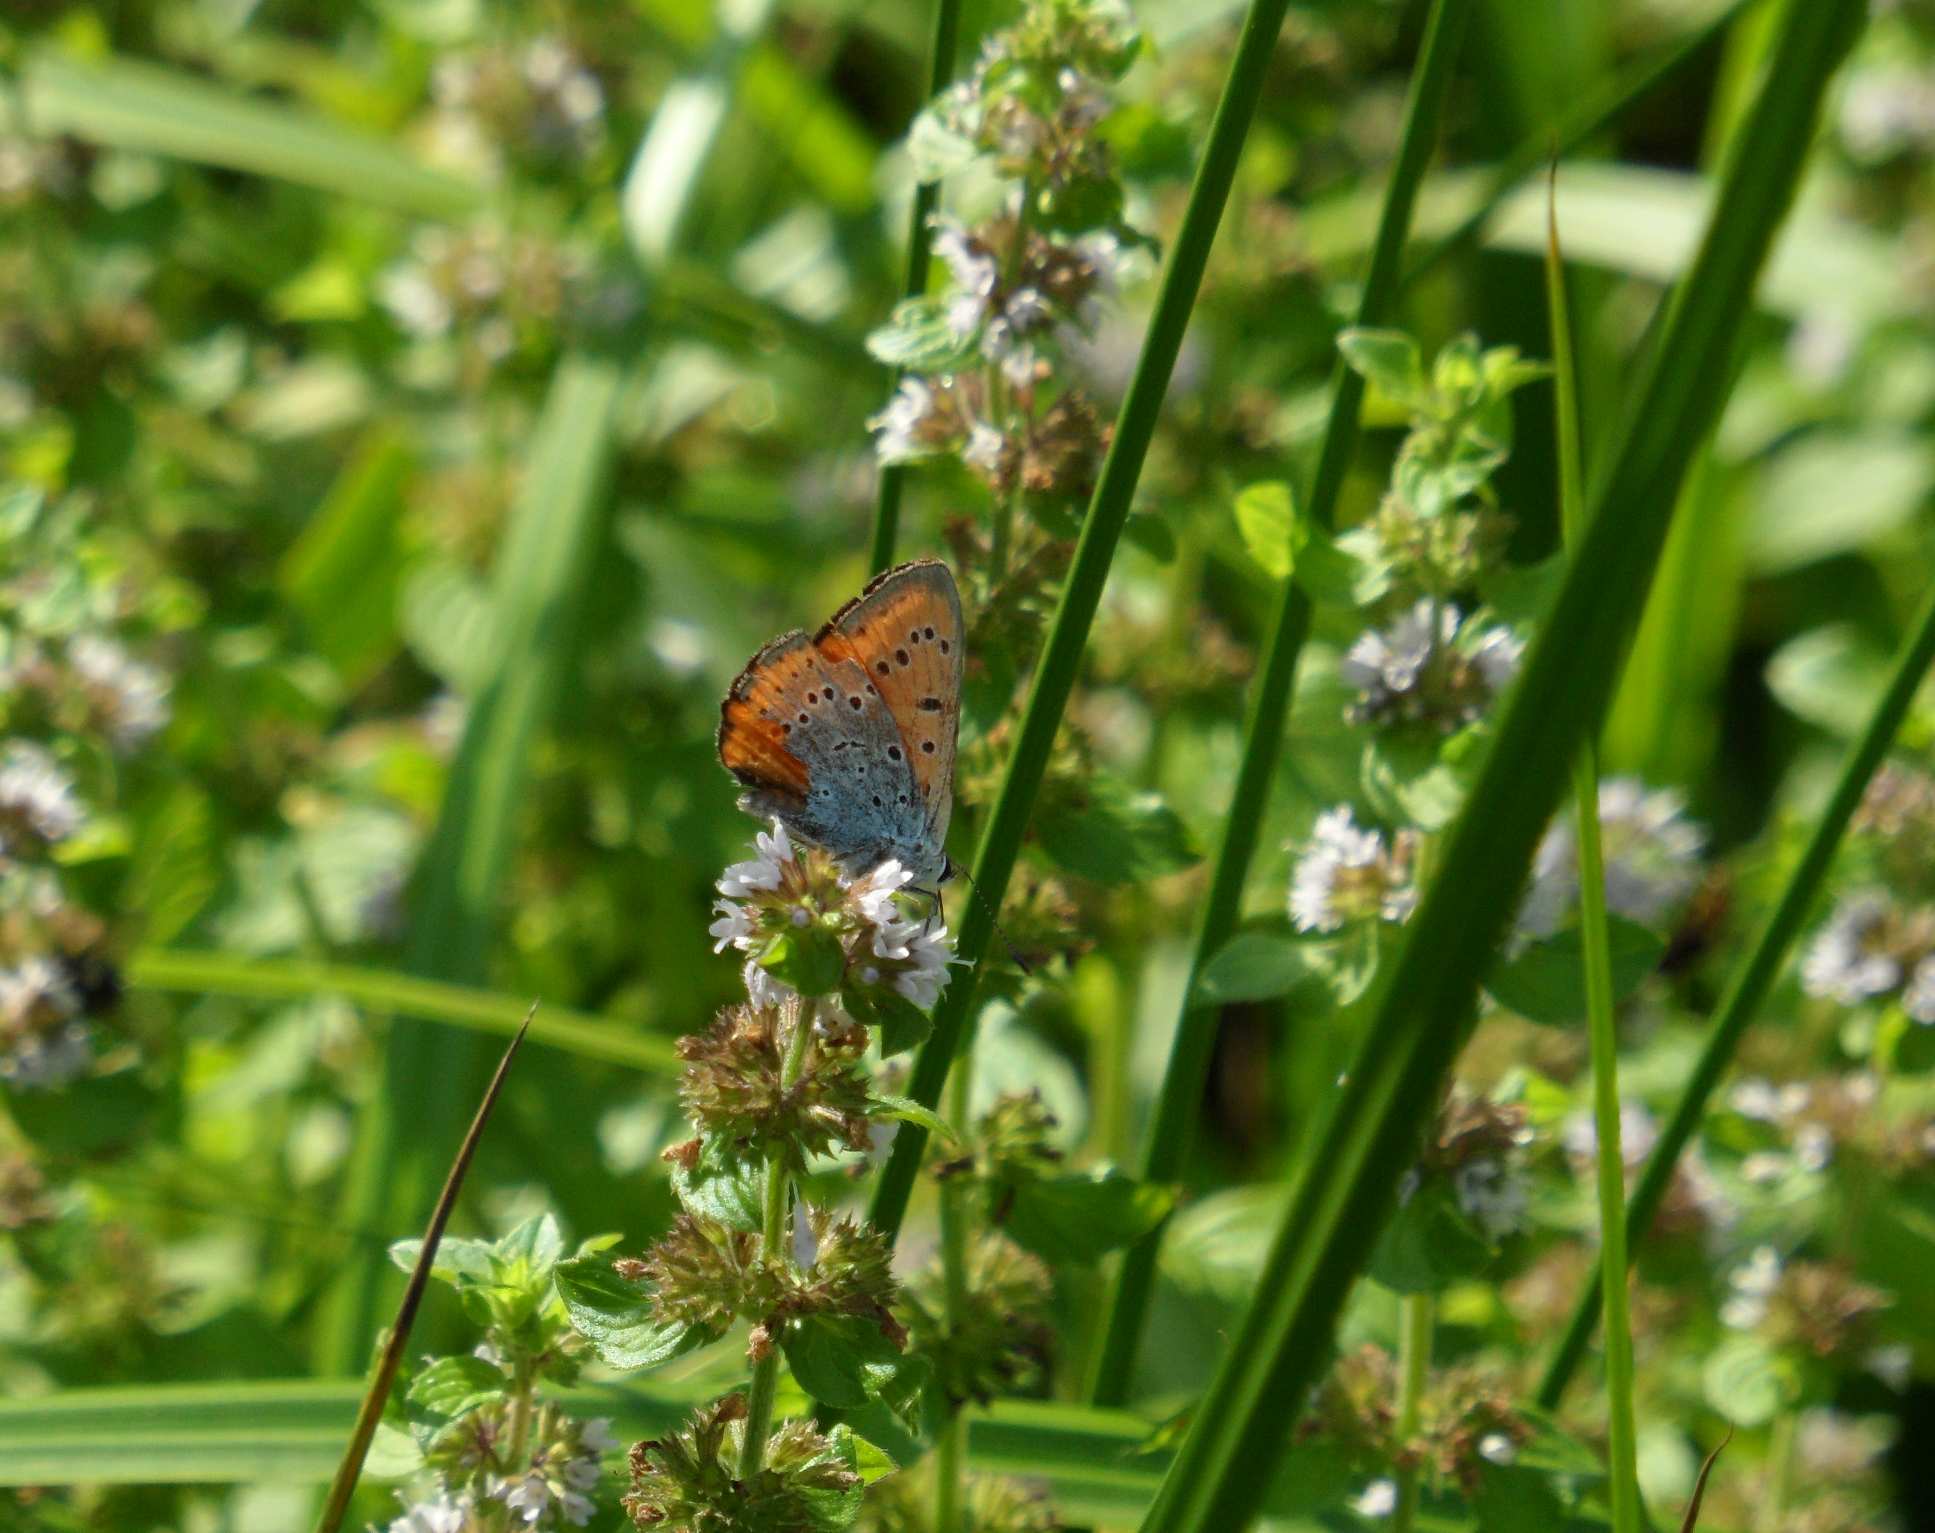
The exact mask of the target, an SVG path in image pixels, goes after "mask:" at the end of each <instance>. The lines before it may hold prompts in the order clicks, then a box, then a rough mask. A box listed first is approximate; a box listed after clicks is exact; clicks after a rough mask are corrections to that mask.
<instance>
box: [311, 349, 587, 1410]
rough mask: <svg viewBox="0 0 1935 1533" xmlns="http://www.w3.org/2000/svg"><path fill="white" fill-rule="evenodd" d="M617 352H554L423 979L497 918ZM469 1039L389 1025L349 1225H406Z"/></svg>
mask: <svg viewBox="0 0 1935 1533" xmlns="http://www.w3.org/2000/svg"><path fill="white" fill-rule="evenodd" d="M619 380H620V370H619V366H618V364H617V363H616V362H615V361H612V360H610V359H608V358H605V357H599V356H593V355H590V354H587V353H571V354H568V355H567V356H565V357H564V358H563V360H562V361H560V362H559V364H558V368H557V371H556V373H555V374H554V375H553V377H552V380H551V387H550V392H549V394H548V395H547V397H546V399H545V404H544V413H543V416H542V417H541V419H540V420H539V422H538V427H537V432H536V435H535V438H534V439H533V442H532V448H531V458H530V463H529V466H528V467H527V469H526V471H525V474H524V478H523V482H522V483H521V484H520V485H519V487H518V494H517V499H516V502H515V503H514V505H513V507H512V510H511V521H510V527H509V530H508V532H507V533H506V536H505V541H504V546H503V548H502V550H501V551H500V553H499V555H498V562H497V571H496V577H495V587H494V591H493V598H494V607H495V616H496V619H497V625H498V629H497V636H498V648H497V654H496V656H495V665H494V667H493V669H492V670H491V672H490V677H489V680H488V681H487V682H486V683H485V685H484V686H483V688H482V689H481V690H480V692H479V693H478V695H477V696H476V698H475V699H474V700H473V702H472V704H471V708H470V716H469V720H468V722H467V723H466V725H465V728H464V738H463V743H462V745H461V746H460V748H459V750H458V753H457V760H456V763H455V764H454V766H453V767H452V768H451V773H450V781H449V784H448V786H447V787H446V788H445V790H444V801H443V807H442V809H441V811H440V813H439V815H438V819H437V827H436V830H435V832H434V833H433V834H432V836H431V839H430V843H429V845H428V846H427V847H426V848H425V851H424V854H423V858H422V861H421V862H420V864H419V866H418V869H417V876H416V883H415V886H414V888H413V890H412V900H411V923H410V939H409V945H408V947H407V949H406V952H405V959H404V963H405V967H406V968H407V969H408V970H409V972H410V973H411V974H413V975H415V976H417V977H419V978H422V979H427V980H433V981H443V982H448V983H453V984H459V985H476V984H478V983H479V982H480V981H481V980H482V979H483V978H484V974H485V968H486V965H485V954H486V951H487V949H488V946H489V943H490V939H491V934H492V932H493V931H494V930H495V927H496V917H497V898H498V890H499V888H500V886H501V884H502V881H503V877H504V871H505V869H506V868H507V867H508V866H509V863H510V857H511V852H512V849H513V845H514V839H515V831H516V826H517V821H518V811H519V808H520V806H521V805H522V803H523V799H524V794H525V789H526V787H527V785H528V783H529V780H530V768H531V753H532V750H533V748H534V746H535V744H536V742H537V738H538V736H539V735H540V734H541V733H542V731H543V730H544V728H545V727H546V725H547V724H548V722H549V720H550V719H551V717H552V715H553V713H554V711H555V709H556V706H557V701H558V698H559V696H560V694H561V692H562V689H563V685H564V677H565V667H566V664H567V662H568V660H569V657H570V653H571V635H572V624H571V618H572V615H573V614H574V612H575V611H576V610H577V609H578V607H579V606H580V604H581V603H580V593H581V592H582V591H583V589H584V585H585V582H586V581H587V580H588V579H589V578H590V575H591V570H592V567H593V563H594V556H595V554H596V551H597V549H598V547H599V546H600V544H601V543H602V541H603V539H604V535H605V522H606V516H605V512H606V509H607V506H608V501H609V497H608V496H607V495H606V494H605V477H606V471H607V468H608V465H609V462H610V459H611V454H612V441H611V425H610V423H611V415H612V411H613V408H614V406H615V404H616V401H617V397H618V386H619ZM475 1042H476V1041H475V1040H471V1039H453V1038H452V1037H451V1036H450V1035H449V1033H448V1032H446V1031H444V1030H443V1029H440V1028H437V1027H432V1026H426V1025H425V1024H423V1023H421V1022H414V1021H410V1020H408V1019H402V1020H399V1021H398V1022H397V1023H396V1024H395V1025H394V1026H393V1027H392V1028H391V1029H390V1037H389V1042H388V1047H387V1049H386V1050H385V1053H384V1058H383V1075H382V1080H381V1082H380V1084H379V1086H378V1088H377V1091H376V1092H375V1094H374V1095H373V1097H372V1098H371V1100H370V1102H369V1104H368V1106H367V1107H366V1109H365V1110H364V1112H363V1114H362V1116H361V1119H360V1121H359V1123H358V1127H357V1148H356V1154H355V1159H354V1161H353V1163H352V1170H351V1182H350V1188H349V1192H348V1196H347V1199H346V1208H345V1211H344V1216H343V1217H344V1223H346V1224H348V1225H350V1226H351V1227H353V1228H359V1229H360V1228H364V1227H366V1226H374V1227H376V1228H389V1229H402V1228H408V1227H409V1226H410V1225H411V1224H412V1223H413V1222H414V1220H415V1218H416V1217H417V1212H416V1211H417V1210H419V1209H421V1208H422V1207H423V1205H424V1204H425V1203H426V1202H427V1201H429V1198H430V1196H431V1189H432V1188H433V1187H434V1186H435V1185H436V1183H435V1176H436V1171H437V1166H436V1160H435V1152H434V1146H436V1145H438V1144H440V1143H448V1142H449V1141H450V1139H452V1138H453V1137H455V1135H456V1133H457V1125H459V1124H461V1123H462V1121H463V1111H464V1106H465V1104H466V1103H467V1102H469V1101H471V1100H473V1099H474V1097H475V1093H476V1091H477V1090H478V1089H479V1087H480V1086H481V1083H482V1076H483V1073H484V1071H483V1066H484V1061H485V1059H486V1058H487V1056H486V1055H484V1054H483V1053H482V1051H481V1050H480V1049H479V1048H478V1047H476V1046H475ZM386 1278H387V1272H386V1271H385V1269H384V1267H383V1266H382V1264H381V1258H379V1257H365V1258H364V1259H362V1260H360V1261H354V1262H352V1263H350V1264H349V1266H348V1267H347V1268H346V1269H345V1271H344V1273H343V1274H342V1275H341V1278H340V1279H339V1282H338V1285H337V1287H336V1288H335V1289H334V1290H333V1291H332V1293H331V1295H330V1296H329V1302H328V1303H327V1304H326V1305H325V1307H324V1310H323V1312H322V1315H321V1317H320V1319H319V1331H318V1339H317V1347H318V1352H317V1357H318V1363H319V1365H320V1366H321V1367H322V1368H323V1369H324V1371H328V1372H342V1371H344V1370H345V1369H347V1368H349V1367H351V1366H353V1365H354V1363H355V1361H356V1358H357V1355H358V1348H359V1347H360V1346H361V1345H362V1340H361V1338H363V1337H366V1336H367V1335H368V1334H369V1331H370V1328H371V1324H372V1322H373V1319H374V1316H375V1313H376V1305H377V1289H378V1285H379V1284H380V1283H381V1282H382V1281H384V1280H385V1279H386Z"/></svg>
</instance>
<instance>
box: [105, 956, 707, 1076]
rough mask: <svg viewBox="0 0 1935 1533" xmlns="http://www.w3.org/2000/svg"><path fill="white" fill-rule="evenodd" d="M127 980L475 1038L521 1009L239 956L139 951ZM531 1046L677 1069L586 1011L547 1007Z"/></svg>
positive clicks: (665, 1049)
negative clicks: (341, 1008) (348, 1004)
mask: <svg viewBox="0 0 1935 1533" xmlns="http://www.w3.org/2000/svg"><path fill="white" fill-rule="evenodd" d="M126 977H127V982H128V983H129V984H130V985H132V986H134V987H135V988H137V989H142V990H167V991H178V992H184V993H187V994H192V995H228V996H235V997H237V998H240V999H244V1000H273V1001H293V1000H300V999H303V998H305V997H308V996H313V995H338V996H341V997H342V998H343V999H344V1000H347V1001H353V1002H355V1003H356V1004H357V1005H359V1006H367V1007H369V1008H370V1009H371V1010H373V1011H379V1012H384V1013H387V1014H389V1015H391V1016H398V1017H415V1018H419V1019H421V1020H422V1021H425V1022H441V1023H443V1024H445V1025H447V1026H450V1027H462V1028H469V1029H471V1030H472V1031H475V1032H482V1033H498V1034H509V1033H515V1032H516V1031H517V1030H518V1027H519V1020H518V1019H519V1018H520V1017H522V1016H523V1015H524V1003H523V1002H521V1001H517V1000H514V999H513V998H512V997H510V996H507V995H503V994H500V993H499V992H497V991H494V990H478V989H474V988H472V987H470V986H467V985H452V984H446V983H443V982H442V981H439V980H430V979H419V978H417V977H415V976H414V975H409V974H398V973H395V972H393V971H391V970H388V969H370V968H362V967H359V966H357V965H354V964H337V963H320V962H316V961H312V960H310V959H304V958H253V957H248V956H246V955H243V954H238V953H214V952H198V951H194V950H192V949H185V948H142V949H141V950H139V951H138V952H136V953H135V954H134V956H133V957H132V958H130V959H129V960H128V966H127V971H126ZM531 1042H533V1043H541V1044H544V1045H546V1046H548V1047H550V1048H555V1049H562V1050H564V1051H565V1052H566V1053H569V1054H576V1055H577V1056H578V1057H579V1058H581V1059H595V1060H598V1061H600V1062H601V1063H604V1064H613V1065H625V1066H629V1067H630V1068H631V1069H634V1070H641V1071H645V1072H647V1073H649V1074H653V1075H666V1076H670V1075H673V1074H676V1073H677V1071H678V1069H679V1063H678V1058H677V1056H676V1055H675V1054H674V1053H673V1052H672V1045H671V1042H670V1041H669V1040H667V1039H664V1038H660V1037H657V1036H654V1035H653V1034H650V1033H646V1032H641V1031H640V1030H639V1029H638V1028H637V1027H636V1026H635V1025H633V1024H630V1023H619V1022H610V1021H607V1020H605V1019H604V1018H603V1017H598V1016H594V1015H593V1014H592V1013H590V1012H585V1011H568V1010H565V1009H563V1008H561V1007H556V1006H547V1007H546V1008H545V1009H544V1015H543V1016H541V1017H540V1018H538V1020H537V1021H535V1022H533V1023H532V1024H531Z"/></svg>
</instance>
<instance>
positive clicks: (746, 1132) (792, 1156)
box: [678, 1000, 870, 1172]
mask: <svg viewBox="0 0 1935 1533" xmlns="http://www.w3.org/2000/svg"><path fill="white" fill-rule="evenodd" d="M803 1021H804V1018H803V1015H802V1008H801V1006H800V1003H799V1002H798V1001H797V1000H795V1001H788V1002H784V1003H782V1004H780V1005H778V1006H770V1005H769V1006H755V1005H751V1004H748V1005H744V1006H729V1007H727V1008H726V1009H725V1010H723V1011H721V1012H720V1013H719V1014H718V1016H717V1017H715V1018H714V1019H713V1022H712V1026H711V1028H710V1029H708V1030H707V1031H706V1032H703V1033H688V1034H687V1035H686V1036H685V1037H683V1038H681V1039H680V1040H679V1042H678V1053H679V1057H680V1058H681V1059H683V1060H684V1061H685V1062H686V1066H685V1071H684V1073H683V1074H682V1075H681V1076H680V1077H679V1099H680V1101H681V1102H683V1103H684V1105H685V1110H686V1114H687V1116H688V1117H690V1118H691V1120H692V1122H693V1125H694V1126H695V1127H697V1128H698V1129H699V1130H700V1132H701V1133H702V1134H714V1135H718V1136H721V1137H722V1138H724V1139H726V1140H729V1141H730V1142H731V1143H732V1144H733V1145H734V1146H735V1147H737V1148H738V1149H739V1150H741V1151H742V1152H743V1153H745V1154H747V1155H748V1156H750V1157H752V1158H754V1159H757V1160H761V1161H763V1160H765V1159H766V1158H767V1157H768V1156H769V1155H770V1154H772V1153H773V1152H778V1153H780V1154H781V1155H782V1156H783V1157H784V1159H785V1163H786V1165H787V1167H788V1169H790V1170H792V1171H794V1172H800V1171H804V1170H805V1169H806V1162H807V1159H808V1158H809V1157H812V1156H818V1155H826V1154H828V1153H830V1152H831V1151H832V1150H833V1149H834V1148H835V1147H836V1146H837V1147H839V1148H842V1149H848V1150H865V1149H866V1148H867V1147H868V1145H869V1143H870V1135H869V1123H868V1118H867V1104H868V1100H869V1097H868V1088H867V1081H866V1079H865V1077H864V1076H862V1074H861V1073H860V1068H859V1067H860V1063H861V1060H862V1058H863V1056H864V1055H865V1053H866V1048H867V1036H866V1033H865V1032H864V1030H862V1029H860V1028H857V1027H850V1028H844V1029H835V1030H831V1031H829V1030H827V1029H824V1028H822V1029H816V1031H815V1033H814V1036H813V1037H812V1038H811V1039H810V1040H809V1041H808V1042H807V1045H806V1053H805V1055H804V1057H803V1059H802V1060H801V1063H800V1070H799V1076H798V1079H796V1080H795V1081H794V1082H793V1083H792V1084H791V1085H790V1086H789V1085H786V1084H785V1083H784V1082H783V1079H782V1076H783V1065H784V1062H785V1056H786V1045H787V1043H788V1042H789V1041H790V1039H791V1038H792V1030H793V1029H794V1028H795V1027H799V1026H801V1025H803Z"/></svg>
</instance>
